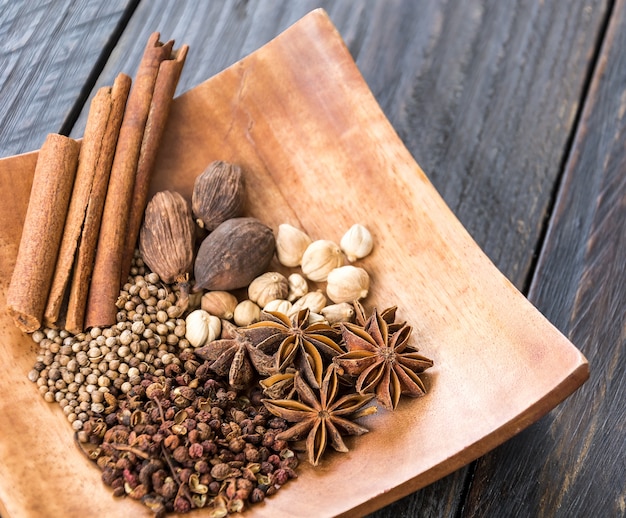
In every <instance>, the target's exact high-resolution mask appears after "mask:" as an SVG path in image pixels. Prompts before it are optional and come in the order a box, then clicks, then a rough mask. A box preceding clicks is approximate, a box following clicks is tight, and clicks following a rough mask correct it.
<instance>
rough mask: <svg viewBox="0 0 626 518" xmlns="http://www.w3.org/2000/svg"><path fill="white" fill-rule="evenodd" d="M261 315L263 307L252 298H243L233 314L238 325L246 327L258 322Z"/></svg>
mask: <svg viewBox="0 0 626 518" xmlns="http://www.w3.org/2000/svg"><path fill="white" fill-rule="evenodd" d="M260 317H261V308H260V307H259V306H258V305H257V304H255V303H254V302H252V301H251V300H242V301H241V302H240V303H239V304H237V307H236V308H235V312H234V315H233V320H234V321H235V324H237V325H238V326H241V327H244V326H249V325H250V324H252V323H254V322H256V321H257V320H259V318H260Z"/></svg>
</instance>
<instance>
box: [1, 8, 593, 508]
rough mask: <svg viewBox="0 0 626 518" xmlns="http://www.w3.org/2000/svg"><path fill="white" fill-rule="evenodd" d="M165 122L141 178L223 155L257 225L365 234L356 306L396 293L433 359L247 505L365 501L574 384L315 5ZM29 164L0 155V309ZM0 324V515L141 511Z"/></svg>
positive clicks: (545, 327) (512, 430)
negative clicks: (391, 398)
mask: <svg viewBox="0 0 626 518" xmlns="http://www.w3.org/2000/svg"><path fill="white" fill-rule="evenodd" d="M192 51H195V52H200V51H201V49H192ZM169 122H170V123H169V126H168V129H167V133H166V139H165V140H166V142H165V145H164V146H163V148H162V150H161V152H160V156H159V160H158V171H157V172H156V176H155V179H154V185H153V190H155V191H156V190H160V189H165V188H168V189H174V190H178V191H180V192H181V193H183V194H184V195H185V196H188V197H189V196H190V193H191V189H192V184H193V180H194V178H195V176H196V175H197V174H199V173H200V172H201V171H202V170H203V169H204V168H205V166H206V165H207V164H208V163H209V162H210V161H212V160H215V159H223V160H229V161H233V162H237V163H240V164H242V165H243V166H244V167H245V168H246V169H247V171H248V173H249V175H248V177H247V178H248V187H249V191H248V192H249V202H250V203H249V211H250V213H251V214H253V215H255V216H257V217H258V218H260V219H261V220H263V221H265V222H266V223H268V224H269V225H271V226H272V227H273V228H274V229H276V228H277V226H278V224H279V223H282V222H288V223H291V224H293V225H295V226H299V227H301V228H303V229H304V230H306V232H308V234H309V235H310V236H312V237H313V238H328V239H334V240H339V239H340V237H341V235H342V234H343V232H344V231H345V230H347V229H348V227H349V226H350V225H352V224H353V223H355V222H361V223H363V224H365V225H366V226H367V227H368V228H369V229H370V230H371V231H372V234H373V235H374V239H375V243H376V246H375V249H374V252H373V253H372V254H371V255H370V256H369V257H368V258H367V259H366V260H364V261H362V263H361V264H362V265H363V266H364V267H365V268H366V269H367V270H368V271H369V272H370V273H371V277H372V288H371V292H370V296H369V297H368V299H367V300H366V305H367V306H369V307H370V308H371V307H372V306H374V305H375V306H377V307H379V308H381V309H382V308H384V307H387V306H388V305H394V304H397V305H398V306H399V313H398V315H399V317H400V318H402V319H406V320H407V321H409V323H410V324H412V326H413V328H414V334H413V340H414V343H416V344H419V347H420V350H421V351H422V352H423V353H424V354H425V355H427V356H429V357H431V358H433V359H434V362H435V366H434V367H433V368H432V369H431V370H429V371H427V375H426V376H425V380H426V383H427V385H428V387H429V393H428V394H427V396H426V397H424V398H422V399H419V400H410V399H409V400H403V401H402V402H401V404H400V406H399V408H398V410H397V411H396V412H393V413H390V412H385V411H384V410H381V411H379V413H378V414H376V415H374V416H371V417H368V418H367V421H366V422H365V421H364V423H363V424H365V425H366V426H367V427H369V428H370V430H371V432H370V433H369V434H366V435H365V436H363V437H359V438H357V439H356V440H354V441H351V442H350V446H351V451H350V452H349V453H345V454H332V455H330V456H329V457H328V458H327V460H325V461H324V462H323V463H322V465H321V466H319V467H318V468H315V469H313V468H311V467H310V466H308V465H307V464H306V463H304V464H303V468H302V470H301V474H300V477H299V479H298V480H296V481H293V482H290V483H289V484H288V485H287V486H285V487H284V488H283V489H281V490H280V491H279V492H278V494H276V495H275V496H273V497H272V498H270V499H268V500H267V501H266V502H265V503H264V504H262V505H257V506H254V507H253V508H252V509H251V510H250V511H249V512H248V513H249V514H250V515H253V516H316V517H317V516H330V515H360V514H364V513H366V512H369V511H372V510H374V509H377V508H379V507H382V506H384V505H386V504H388V503H390V502H392V501H394V500H396V499H398V498H400V497H402V496H404V495H406V494H408V493H410V492H412V491H414V490H416V489H418V488H420V487H423V486H425V485H427V484H429V483H431V482H433V481H435V480H437V479H439V478H441V477H443V476H444V475H447V474H449V473H451V472H452V471H454V470H456V469H458V468H460V467H461V466H463V465H464V464H466V463H468V462H470V461H471V460H473V459H476V458H477V457H479V456H481V455H483V454H484V453H486V452H487V451H489V450H491V449H492V448H494V447H495V446H497V445H498V444H500V443H502V442H503V441H506V440H507V439H509V438H510V437H512V436H513V435H515V434H516V433H518V432H519V431H520V430H522V429H523V428H524V427H526V426H528V425H529V424H530V423H532V422H534V421H535V420H537V419H538V418H539V417H541V416H542V415H544V414H545V413H547V412H548V411H549V410H551V409H552V408H553V407H554V406H555V405H557V404H558V403H559V402H561V401H562V400H563V399H565V398H566V397H567V396H568V395H570V394H571V393H572V392H573V391H574V390H576V388H578V387H579V386H580V385H581V384H582V383H583V382H584V381H585V380H586V379H587V377H588V365H587V362H586V360H585V358H584V357H583V356H582V354H581V353H580V352H579V351H578V350H577V349H576V348H575V347H574V346H573V345H572V344H571V343H570V342H569V341H568V340H567V339H566V338H565V337H564V336H563V335H562V334H561V333H559V331H557V330H556V329H555V328H554V327H553V326H552V325H551V324H550V323H549V322H548V321H547V320H546V319H545V318H544V317H543V316H542V315H541V314H540V313H539V312H538V311H537V310H536V309H535V308H534V307H533V306H532V305H531V304H530V303H529V302H528V301H527V300H526V299H525V298H524V297H523V296H522V295H521V294H520V293H519V292H518V291H517V290H516V289H515V287H514V286H513V285H512V284H511V283H510V282H509V281H508V280H507V279H506V278H505V277H504V276H503V275H502V274H501V273H500V272H499V271H498V270H497V269H496V268H495V267H494V266H493V264H492V263H491V262H490V261H489V259H488V258H487V257H486V256H485V255H484V254H483V252H482V251H481V250H480V249H479V247H478V246H477V245H476V243H475V242H474V241H473V240H472V239H471V237H470V236H469V235H468V233H467V232H466V231H465V229H464V228H463V227H462V225H461V224H460V223H459V221H458V220H457V219H456V218H455V216H454V214H453V213H452V212H451V211H450V209H449V208H448V207H447V206H446V204H445V203H444V201H443V200H442V198H441V197H440V196H439V194H438V193H437V192H436V190H435V189H434V188H433V186H432V185H431V183H430V182H429V180H428V178H427V177H426V175H425V174H424V173H423V172H422V170H421V169H420V168H419V166H418V165H417V164H416V163H415V161H414V159H413V158H412V157H411V155H410V154H409V152H408V151H407V149H406V148H405V147H404V145H403V144H402V142H401V141H400V139H399V138H398V136H397V135H396V133H395V132H394V130H393V128H392V126H391V125H390V124H389V122H388V121H387V119H386V118H385V116H384V115H383V113H382V111H381V110H380V108H379V106H378V105H377V103H376V101H375V99H374V97H373V96H372V94H371V92H370V91H369V89H368V87H367V85H366V84H365V82H364V81H363V78H362V77H361V75H360V73H359V71H358V69H357V67H356V65H355V63H354V61H353V60H352V58H351V56H350V54H349V52H348V50H347V48H346V47H345V45H344V43H343V42H342V40H341V38H340V36H339V34H338V33H337V31H336V30H335V28H334V27H333V26H332V24H331V22H330V20H329V19H328V17H327V15H326V14H325V13H324V12H323V11H321V10H318V11H314V12H312V13H311V14H309V15H308V16H306V17H305V18H303V19H302V20H300V21H299V22H298V23H296V24H295V25H294V26H292V27H291V28H289V29H288V30H287V31H285V32H284V33H283V34H281V35H280V36H279V37H277V38H276V39H275V40H273V41H271V42H270V43H268V44H267V45H265V46H264V47H262V48H261V49H259V50H258V51H256V52H254V53H253V54H251V55H250V56H248V57H246V58H245V59H243V60H241V61H240V62H238V63H236V64H235V65H233V66H232V67H230V68H228V69H226V70H224V71H223V72H221V73H220V74H218V75H216V76H214V77H212V78H211V79H209V80H207V81H206V82H204V83H202V84H201V85H199V86H197V87H196V88H194V89H193V90H191V91H189V92H187V93H185V94H184V95H182V96H181V97H179V98H178V99H177V100H176V101H175V103H174V106H173V110H172V113H171V116H170V121H169ZM35 161H36V153H30V154H26V155H21V156H17V157H12V158H8V159H4V160H2V161H0V192H3V193H5V194H4V201H3V203H2V204H0V217H1V220H2V222H3V225H2V229H1V230H0V240H1V241H0V244H1V246H0V268H1V270H0V280H1V294H0V298H1V300H0V302H1V303H2V307H4V297H5V292H6V289H7V286H8V283H9V279H10V275H11V272H12V269H13V265H14V261H15V256H16V253H17V246H18V243H19V239H20V233H21V226H22V223H23V219H24V214H25V211H26V206H27V203H28V196H29V190H30V184H31V179H32V173H33V170H34V166H35ZM0 318H1V321H0V333H1V340H0V394H1V400H0V416H1V418H0V501H1V503H2V504H1V506H0V512H1V513H2V516H3V517H4V518H9V517H16V516H28V517H35V516H36V517H39V516H88V515H92V516H99V517H105V516H115V517H118V516H129V515H131V513H133V515H134V516H149V515H150V513H149V512H148V511H147V509H145V508H144V507H143V506H142V505H141V504H138V503H136V502H133V501H130V500H129V499H122V500H118V499H114V498H113V497H112V496H111V493H110V491H109V490H108V489H107V488H105V486H104V485H103V484H102V483H101V481H100V474H99V471H98V470H97V469H96V468H95V467H94V466H93V465H91V464H90V463H89V462H88V461H87V460H85V458H84V457H83V456H82V454H81V453H79V451H78V449H77V448H76V447H75V445H74V444H73V442H72V441H73V439H72V431H71V428H70V426H69V424H68V423H67V421H66V420H65V417H64V416H63V413H62V412H61V410H60V408H58V407H57V406H56V405H51V404H47V403H45V402H44V401H43V399H42V398H41V396H40V395H39V393H38V391H37V389H36V387H35V385H34V384H33V383H31V382H30V381H28V379H27V378H26V374H27V372H28V371H29V370H30V368H31V367H32V364H33V363H34V357H35V351H36V347H35V346H34V344H33V343H32V342H31V340H30V338H29V337H27V336H26V335H23V334H21V333H20V332H19V331H18V330H17V329H16V328H15V327H14V326H13V324H12V322H11V320H10V318H9V317H8V316H7V315H6V313H5V312H2V314H1V315H0ZM198 514H201V513H198Z"/></svg>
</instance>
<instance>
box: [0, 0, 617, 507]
mask: <svg viewBox="0 0 626 518" xmlns="http://www.w3.org/2000/svg"><path fill="white" fill-rule="evenodd" d="M129 3H131V4H132V2H105V3H101V2H78V3H70V2H62V1H59V2H53V1H51V2H46V3H38V7H37V8H36V9H35V8H34V7H31V5H32V4H31V3H30V2H27V1H23V2H8V1H7V2H4V3H2V4H0V31H1V33H2V39H1V40H0V41H2V43H1V44H0V45H1V46H0V49H1V51H0V60H1V61H0V64H1V65H2V66H1V67H0V70H2V73H1V75H0V77H1V78H2V79H1V81H0V96H1V99H2V102H0V120H1V121H2V125H1V126H0V132H2V133H1V138H0V155H2V156H6V155H9V154H12V153H17V152H23V151H27V150H30V149H33V148H36V147H38V146H39V145H40V143H41V142H42V141H43V138H44V137H45V134H46V133H48V132H50V131H60V130H63V129H69V128H68V127H67V121H68V120H70V119H71V118H72V113H73V111H72V110H74V106H75V105H76V103H77V102H79V103H80V102H82V97H81V96H83V95H85V94H86V93H87V91H88V90H89V89H92V92H94V91H95V89H96V88H97V87H98V86H100V85H102V84H111V83H112V80H113V78H114V76H115V75H116V74H117V73H118V72H120V71H125V72H127V73H134V71H135V70H136V67H137V64H138V62H139V59H140V55H141V50H142V46H143V45H142V42H144V41H145V40H146V39H147V36H148V34H149V33H151V32H152V31H154V30H158V31H160V32H161V33H162V37H163V38H168V39H169V38H174V39H176V42H177V46H178V45H180V44H182V43H189V44H190V46H191V52H190V55H189V58H188V61H187V65H186V67H185V71H184V72H183V77H182V78H181V82H180V86H179V91H181V92H182V91H184V90H187V89H189V88H191V87H192V86H194V85H196V84H197V83H199V82H201V81H203V80H204V79H206V78H208V77H209V76H211V75H213V74H215V73H217V72H219V71H220V70H221V69H223V68H224V67H225V66H228V65H230V64H232V63H233V62H235V61H236V60H237V59H239V58H240V57H242V56H244V55H246V54H248V53H249V52H251V51H253V50H255V49H256V48H258V47H259V46H260V45H262V44H263V43H265V42H266V41H268V40H269V39H271V38H272V37H274V36H275V35H277V34H278V33H279V32H280V31H282V30H283V29H284V28H286V27H287V26H289V25H290V24H291V23H293V22H294V21H296V20H297V19H298V18H300V17H301V16H302V15H304V14H306V13H307V12H308V11H310V10H311V9H313V8H315V7H318V6H322V7H324V8H325V9H326V10H327V11H328V12H329V14H330V16H331V19H332V20H333V22H334V23H335V24H336V26H337V28H338V30H339V32H340V33H341V34H342V36H343V37H344V39H345V40H346V43H347V44H348V47H349V49H350V51H351V52H352V54H353V56H354V57H355V59H356V61H357V64H358V66H359V68H360V69H361V71H362V73H363V75H364V77H365V79H366V81H367V82H368V84H369V85H370V87H371V88H372V91H373V93H374V95H375V96H376V98H377V100H378V101H379V103H380V104H381V106H382V108H383V110H384V111H385V113H386V114H387V116H388V117H389V120H390V121H391V123H392V124H393V125H394V127H395V128H396V130H397V131H398V133H399V134H400V136H401V138H402V139H403V140H404V142H405V143H406V144H407V147H408V148H409V150H410V151H411V152H412V153H413V155H414V156H415V158H416V160H417V161H418V163H420V165H421V166H422V168H423V169H424V170H425V171H426V172H427V174H428V175H429V177H430V178H431V180H432V181H433V183H434V184H435V186H436V187H437V188H438V189H439V191H440V192H441V193H442V194H443V196H444V198H445V199H446V201H447V202H448V204H449V205H450V207H451V208H452V209H453V210H454V211H455V213H456V214H457V215H458V216H459V218H460V219H461V221H462V222H463V223H464V224H465V225H466V227H467V228H468V230H469V231H470V232H471V234H472V235H473V236H474V237H475V239H476V240H477V242H478V243H479V244H480V245H481V246H482V247H483V249H484V250H485V251H486V252H487V253H488V255H489V256H490V257H491V258H492V259H493V260H494V262H495V263H496V265H497V266H498V267H499V268H500V269H501V270H502V271H503V273H504V274H505V275H506V276H507V277H509V279H511V280H512V282H513V283H514V284H516V285H517V286H518V287H523V286H525V285H526V284H528V282H529V280H530V279H533V281H532V287H533V288H532V291H531V298H532V300H533V301H534V302H535V303H536V304H537V305H538V306H539V308H540V309H542V310H543V311H544V313H546V315H548V317H549V318H550V319H551V320H552V321H553V322H554V323H555V324H556V325H557V327H559V328H560V329H561V330H563V331H564V332H567V333H569V334H570V337H571V338H572V340H573V341H574V343H576V344H578V345H579V346H581V348H582V349H583V351H584V352H585V353H586V354H587V355H588V356H589V358H590V360H591V367H592V380H591V381H590V382H588V385H587V386H586V387H583V389H582V390H581V391H579V392H578V393H577V394H576V395H575V396H574V397H573V398H572V399H570V400H568V401H567V402H565V403H564V404H563V405H561V406H560V407H559V408H558V409H557V410H556V411H555V412H554V413H553V414H552V415H551V416H549V417H547V418H545V419H543V420H542V421H541V422H540V423H537V424H536V425H534V426H532V427H531V428H529V429H528V430H527V431H525V432H523V433H522V434H520V435H519V436H518V437H516V438H515V439H513V440H512V441H510V442H509V443H507V444H505V445H504V446H502V447H501V448H499V449H498V450H496V451H495V452H494V453H493V454H491V455H488V456H487V457H485V458H483V459H482V460H481V461H480V462H479V463H478V465H477V471H476V476H475V478H474V479H473V481H471V480H469V477H468V476H467V472H468V470H467V468H466V469H463V470H460V471H459V472H457V473H455V474H453V475H451V476H449V477H447V478H445V479H443V480H441V481H440V482H438V483H435V484H433V485H431V486H429V487H428V488H426V489H424V490H422V491H419V492H417V493H416V494H414V495H411V496H409V497H406V498H405V499H403V500H401V501H399V502H397V503H396V504H393V505H391V506H389V507H388V508H386V509H383V510H381V511H379V512H377V513H375V514H376V516H378V517H380V518H382V517H385V516H398V515H400V516H413V515H416V514H419V515H423V516H455V515H457V513H459V512H460V510H461V509H466V514H467V515H468V516H474V515H484V516H504V515H511V514H513V515H523V516H525V515H528V516H534V515H538V514H545V515H556V514H558V513H560V512H561V511H560V507H559V506H560V505H565V506H567V507H566V509H568V511H569V515H572V514H574V515H580V514H583V515H585V514H587V515H589V513H588V512H583V510H585V511H592V510H595V509H605V510H606V509H608V508H607V507H606V506H607V505H608V504H607V501H609V502H611V501H612V502H615V503H616V505H617V507H614V508H613V509H617V511H618V512H619V511H620V509H621V513H622V514H623V513H624V500H625V496H624V494H623V487H620V484H619V481H620V480H623V479H624V477H625V476H626V467H625V466H624V460H623V459H624V457H623V453H622V449H623V448H622V442H623V429H624V420H625V419H624V414H623V408H622V405H621V400H620V398H619V395H620V394H623V392H624V384H625V382H624V381H623V380H620V377H619V372H620V369H619V367H620V366H621V367H623V365H624V325H625V323H624V320H625V318H624V313H623V311H624V310H623V308H624V307H625V304H624V292H625V291H626V290H625V289H624V282H625V281H624V277H625V274H624V269H623V268H624V263H625V262H626V261H625V260H624V252H623V250H624V231H625V229H624V197H625V196H626V194H625V192H626V186H625V185H624V174H623V172H621V170H620V167H623V163H624V162H623V161H624V157H623V153H624V147H623V144H622V142H623V140H622V139H620V137H621V136H622V135H621V133H620V132H621V131H623V128H622V127H621V126H620V121H621V120H622V119H621V115H620V114H621V113H622V111H623V109H622V106H621V104H620V103H622V102H623V101H622V90H621V88H622V86H621V84H622V83H620V77H623V74H624V73H626V64H625V63H624V59H623V58H621V57H620V55H619V53H618V49H619V48H620V45H621V48H623V47H624V42H623V41H621V39H620V38H619V37H618V35H619V30H618V29H619V27H620V25H619V24H620V23H621V24H622V25H623V23H624V22H623V18H624V15H623V11H624V8H623V2H618V5H617V6H616V7H615V8H614V9H613V10H612V11H611V9H610V7H611V6H610V2H607V1H590V2H586V3H583V2H573V3H569V2H567V3H566V2H558V1H548V2H543V3H539V2H524V1H519V2H498V1H495V0H494V1H485V0H481V1H478V0H476V1H470V2H465V1H461V0H459V1H452V0H449V1H440V2H436V3H435V2H428V1H414V0H398V1H393V2H389V1H382V0H378V1H364V2H350V1H333V2H331V1H326V2H312V1H287V0H282V1H275V2H269V1H256V2H239V1H238V2H226V1H212V2H199V1H198V2H191V1H177V2H164V1H156V2H152V1H150V2H149V1H147V0H144V1H141V2H139V4H138V6H137V8H136V9H135V10H134V12H133V13H132V16H131V17H130V19H129V21H128V23H127V24H126V25H125V26H123V28H122V30H121V32H120V33H119V34H118V30H119V28H118V23H125V16H126V13H125V9H126V7H127V4H129ZM77 4H78V5H77ZM133 5H134V4H133ZM131 7H133V6H131ZM607 16H611V17H612V18H613V20H612V22H613V26H612V27H611V31H610V32H609V33H608V34H605V25H604V24H605V20H606V17H607ZM33 20H36V23H35V25H34V27H35V29H34V30H33ZM619 20H622V21H621V22H620V21H619ZM29 34H30V35H31V37H29V36H28V35H29ZM610 35H613V36H612V39H611V37H609V36H610ZM114 42H115V46H114V47H113V51H112V52H111V54H110V55H109V56H108V59H106V64H104V67H103V69H102V73H101V74H100V75H99V76H98V78H97V80H96V81H95V84H92V79H93V77H92V73H95V71H94V67H97V66H98V65H97V61H98V58H99V57H100V56H101V53H102V52H106V51H105V50H104V49H107V46H108V45H109V44H111V45H112V44H113V43H114ZM602 42H604V43H605V45H606V47H605V49H604V52H605V54H604V55H603V56H604V59H606V62H605V65H604V66H601V67H598V68H597V69H596V70H595V73H596V76H597V78H602V82H601V83H593V84H594V87H593V88H592V89H591V91H590V95H589V96H588V100H587V102H588V104H587V107H586V112H585V116H584V118H583V120H582V124H579V125H578V127H576V123H577V118H576V115H577V113H578V110H579V109H580V107H581V105H582V103H583V102H584V101H585V94H586V90H585V85H586V80H587V77H588V74H590V73H591V72H592V70H593V69H592V66H593V63H594V55H595V53H596V52H597V50H598V48H599V45H601V44H602ZM611 49H613V50H611ZM68 60H69V65H68ZM602 63H604V62H603V61H601V64H602ZM7 65H8V66H7ZM620 74H622V76H620ZM592 101H593V102H592ZM85 106H87V104H86V103H85ZM85 115H86V112H85V111H84V110H83V113H82V114H81V115H80V116H79V118H78V121H77V123H76V124H75V125H74V127H73V128H72V130H71V131H72V134H73V135H75V136H80V135H81V134H82V131H83V127H84V120H85ZM616 116H617V118H616ZM611 121H613V122H611ZM576 130H578V136H577V138H576V141H575V146H574V149H573V151H574V152H573V154H572V155H571V156H570V158H569V161H568V167H567V172H566V174H565V176H564V177H563V179H562V180H561V176H560V175H561V170H562V166H563V164H564V163H565V162H566V160H568V152H569V146H568V144H569V141H570V138H571V136H572V135H573V134H574V132H575V131H576ZM607 156H609V157H610V159H607V160H605V159H606V157H607ZM559 187H561V191H560V196H559V199H558V202H557V205H556V207H555V210H554V212H553V213H551V212H550V208H551V203H552V197H553V193H554V192H555V191H556V190H557V189H559ZM620 211H621V212H620ZM549 217H552V221H551V229H550V232H549V233H548V234H547V235H546V236H545V239H544V237H543V230H544V228H545V224H546V219H547V218H549ZM620 239H621V241H620ZM620 244H621V248H619V246H618V245H620ZM542 247H543V253H542V256H541V260H540V263H539V268H538V270H537V273H536V275H535V277H534V278H533V277H532V275H533V260H534V257H535V256H536V254H537V253H538V252H539V251H540V250H541V249H542ZM620 290H621V291H620ZM620 297H621V298H620ZM620 302H621V304H620ZM620 311H621V312H620ZM620 333H621V334H620ZM594 360H595V361H594ZM521 382H523V380H521ZM520 451H521V452H522V453H519V452H520ZM611 459H614V461H613V462H612V463H611V462H610V460H611ZM609 466H611V467H612V470H613V471H611V469H610V468H609ZM539 475H540V476H539ZM609 475H612V476H609ZM605 476H606V477H607V478H606V480H605V479H604V478H603V477H605ZM564 481H566V484H565V482H564ZM470 483H471V486H469V487H470V492H469V497H468V499H467V501H464V496H465V492H464V491H465V488H466V485H467V484H470ZM622 486H623V484H622ZM604 491H607V492H608V494H605V493H604ZM620 491H621V493H620ZM581 493H582V494H581ZM583 495H584V497H583ZM529 499H530V500H529ZM583 500H585V502H583ZM527 501H529V502H530V503H529V504H528V507H527V508H526V507H520V506H522V505H523V504H522V503H523V502H527ZM620 502H621V504H620ZM620 505H621V507H620ZM464 506H465V507H464ZM559 515H562V516H566V515H567V513H565V512H563V514H559Z"/></svg>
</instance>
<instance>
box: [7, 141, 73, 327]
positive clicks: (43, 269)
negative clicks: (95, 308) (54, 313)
mask: <svg viewBox="0 0 626 518" xmlns="http://www.w3.org/2000/svg"><path fill="white" fill-rule="evenodd" d="M79 151H80V144H79V143H78V142H76V141H75V140H73V139H71V138H69V137H65V136H63V135H57V134H50V135H48V136H47V138H46V141H45V142H44V144H43V146H42V147H41V149H40V150H39V157H38V159H37V165H36V167H35V174H34V177H33V186H32V189H31V193H30V198H29V202H28V209H27V211H26V218H25V220H24V229H23V231H22V238H21V241H20V246H19V250H18V254H17V261H16V264H15V269H14V270H13V275H12V277H11V284H10V285H9V289H8V292H7V310H8V312H9V314H10V315H11V316H12V317H13V319H14V321H15V324H16V325H17V327H19V328H20V329H21V330H22V331H25V332H27V333H31V332H33V331H36V330H37V329H39V328H40V327H41V324H42V320H43V313H44V310H45V308H46V302H47V300H48V293H49V291H50V286H51V284H52V278H53V275H54V270H55V265H56V262H57V257H58V253H59V247H60V244H61V239H62V236H63V227H64V225H65V220H66V217H67V211H68V206H69V202H70V196H71V193H72V187H73V184H74V179H75V177H76V170H77V167H78V154H79Z"/></svg>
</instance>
